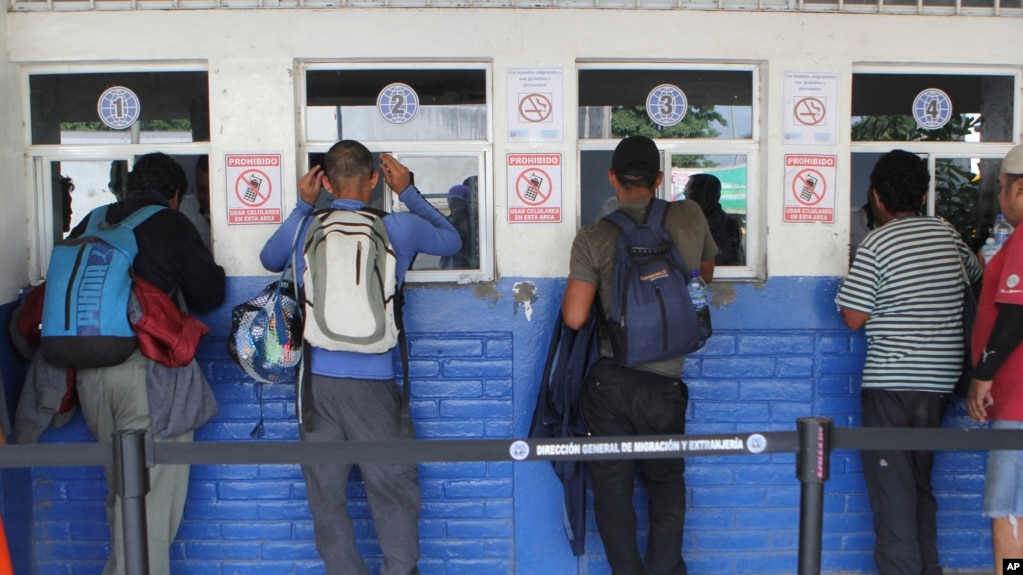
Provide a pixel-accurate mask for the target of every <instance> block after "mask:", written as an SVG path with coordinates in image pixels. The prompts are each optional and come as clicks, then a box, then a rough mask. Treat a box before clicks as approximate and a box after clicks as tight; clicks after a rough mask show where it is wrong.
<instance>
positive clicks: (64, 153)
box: [21, 62, 210, 284]
mask: <svg viewBox="0 0 1023 575" xmlns="http://www.w3.org/2000/svg"><path fill="white" fill-rule="evenodd" d="M164 72H199V73H204V74H206V75H207V78H208V77H209V66H208V64H207V63H206V62H168V63H160V64H151V63H145V64H142V63H131V62H123V63H111V64H66V63H64V64H59V65H51V64H38V65H27V66H24V67H23V68H22V70H21V83H22V97H23V99H24V100H23V106H22V110H23V117H22V119H23V122H24V125H25V126H31V125H32V109H31V101H32V98H31V83H30V81H29V80H30V78H31V77H32V76H36V75H54V74H95V73H107V74H119V73H125V74H127V73H150V74H159V73H164ZM129 130H130V128H129ZM23 136H24V138H25V139H24V143H25V149H26V152H27V161H28V168H29V172H28V173H29V176H30V178H31V189H32V198H31V200H30V201H29V210H30V213H29V216H30V217H31V218H33V219H34V221H35V222H36V225H35V226H34V228H35V231H34V234H35V235H34V237H33V239H32V242H31V246H30V249H29V265H28V274H29V281H30V282H31V283H32V284H37V283H39V282H41V281H43V280H45V279H46V271H47V267H48V266H49V262H50V252H51V251H52V250H53V245H54V241H53V237H54V224H55V222H53V221H52V219H51V215H52V214H53V193H54V190H53V181H52V178H51V177H50V165H51V164H52V163H53V162H63V161H107V162H111V161H114V160H125V161H127V163H128V170H129V171H130V170H131V168H132V166H133V165H134V163H135V158H136V157H139V156H142V155H144V154H148V153H152V152H163V153H165V154H167V155H170V156H200V155H209V154H210V142H209V141H201V142H170V143H167V142H148V143H138V144H123V143H121V144H33V143H32V130H31V129H30V128H26V129H25V130H24V131H23ZM189 181H191V176H189Z"/></svg>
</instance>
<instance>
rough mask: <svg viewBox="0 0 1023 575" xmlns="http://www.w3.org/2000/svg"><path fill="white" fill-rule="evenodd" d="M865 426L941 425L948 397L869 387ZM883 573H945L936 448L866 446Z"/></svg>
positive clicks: (866, 470) (866, 473)
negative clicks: (933, 484)
mask: <svg viewBox="0 0 1023 575" xmlns="http://www.w3.org/2000/svg"><path fill="white" fill-rule="evenodd" d="M861 401H862V406H863V427H941V419H942V417H944V415H945V410H946V409H947V408H948V396H946V395H943V394H940V393H930V392H924V391H885V390H880V389H865V390H863V391H862V394H861ZM860 458H861V460H862V461H863V478H864V479H866V481H867V493H868V494H869V496H870V507H871V508H872V509H873V511H874V533H875V534H876V535H877V540H876V542H875V544H874V561H875V562H876V563H877V569H878V572H879V573H880V575H941V566H940V565H939V564H938V544H937V541H938V523H937V513H938V504H937V502H936V501H935V499H934V492H933V490H932V488H931V468H932V467H934V452H933V451H883V450H877V451H861V452H860Z"/></svg>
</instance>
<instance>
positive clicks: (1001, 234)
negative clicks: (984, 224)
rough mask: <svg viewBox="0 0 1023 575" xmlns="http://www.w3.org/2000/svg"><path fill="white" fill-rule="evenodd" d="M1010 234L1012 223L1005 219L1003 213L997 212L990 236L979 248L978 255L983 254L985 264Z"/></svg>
mask: <svg viewBox="0 0 1023 575" xmlns="http://www.w3.org/2000/svg"><path fill="white" fill-rule="evenodd" d="M1011 235H1012V224H1010V223H1009V222H1007V221H1006V220H1005V214H998V217H997V218H996V219H995V225H993V226H991V236H990V237H989V238H988V239H987V240H986V241H985V242H984V247H982V248H980V255H982V256H984V263H985V265H986V264H987V263H989V262H990V261H991V258H993V257H995V254H997V253H998V250H1000V249H1002V246H1003V245H1005V242H1006V241H1008V240H1009V236H1011Z"/></svg>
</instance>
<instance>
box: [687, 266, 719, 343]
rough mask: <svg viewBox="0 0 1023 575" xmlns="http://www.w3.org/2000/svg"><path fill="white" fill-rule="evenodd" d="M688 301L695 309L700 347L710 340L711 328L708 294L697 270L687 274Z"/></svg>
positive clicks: (705, 283) (705, 284)
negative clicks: (689, 300) (690, 301)
mask: <svg viewBox="0 0 1023 575" xmlns="http://www.w3.org/2000/svg"><path fill="white" fill-rule="evenodd" d="M688 288H689V299H691V300H692V301H693V308H695V309H696V329H697V332H698V334H699V336H700V346H701V347H702V346H703V344H704V343H706V342H707V340H708V339H710V335H711V333H712V331H713V330H712V328H711V325H710V292H709V291H708V290H707V282H705V281H703V278H701V277H700V272H699V271H698V270H692V271H690V272H689V286H688Z"/></svg>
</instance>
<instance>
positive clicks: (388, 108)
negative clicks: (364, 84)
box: [377, 82, 419, 124]
mask: <svg viewBox="0 0 1023 575" xmlns="http://www.w3.org/2000/svg"><path fill="white" fill-rule="evenodd" d="M377 110H378V111H379V112H380V115H381V116H383V118H384V120H386V121H388V122H390V123H391V124H407V123H409V122H411V121H412V119H413V118H415V117H416V112H418V111H419V94H417V93H416V91H415V90H413V89H412V87H411V86H409V85H408V84H402V83H400V82H395V83H393V84H388V85H387V86H385V87H384V89H383V90H380V94H378V95H377Z"/></svg>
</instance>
